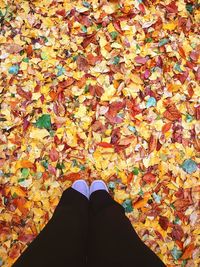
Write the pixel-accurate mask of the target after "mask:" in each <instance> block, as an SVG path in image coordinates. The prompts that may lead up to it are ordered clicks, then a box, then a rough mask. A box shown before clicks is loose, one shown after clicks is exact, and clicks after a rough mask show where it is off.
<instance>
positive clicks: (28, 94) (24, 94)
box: [17, 87, 32, 100]
mask: <svg viewBox="0 0 200 267" xmlns="http://www.w3.org/2000/svg"><path fill="white" fill-rule="evenodd" d="M17 93H18V95H20V96H21V97H24V98H25V99H27V100H31V98H32V93H31V92H30V91H29V92H26V91H24V90H23V89H21V88H20V87H19V88H17Z"/></svg>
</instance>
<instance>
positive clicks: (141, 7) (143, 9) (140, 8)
mask: <svg viewBox="0 0 200 267" xmlns="http://www.w3.org/2000/svg"><path fill="white" fill-rule="evenodd" d="M139 10H140V11H141V12H142V13H143V14H145V7H144V5H143V4H139Z"/></svg>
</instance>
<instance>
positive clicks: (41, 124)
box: [35, 114, 51, 129]
mask: <svg viewBox="0 0 200 267" xmlns="http://www.w3.org/2000/svg"><path fill="white" fill-rule="evenodd" d="M35 125H36V127H37V128H40V129H42V128H45V129H51V117H50V115H49V114H43V115H42V116H41V117H40V118H39V119H38V120H37V121H36V124H35Z"/></svg>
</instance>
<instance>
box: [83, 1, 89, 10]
mask: <svg viewBox="0 0 200 267" xmlns="http://www.w3.org/2000/svg"><path fill="white" fill-rule="evenodd" d="M82 4H83V6H84V7H87V8H90V7H91V5H90V3H88V2H86V1H83V2H82Z"/></svg>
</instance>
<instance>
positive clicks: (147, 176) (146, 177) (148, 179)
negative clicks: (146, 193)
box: [142, 172, 156, 184]
mask: <svg viewBox="0 0 200 267" xmlns="http://www.w3.org/2000/svg"><path fill="white" fill-rule="evenodd" d="M142 180H143V181H144V182H146V183H147V184H150V183H154V182H155V181H156V176H155V175H154V174H153V173H150V172H148V173H146V174H145V175H144V176H143V177H142Z"/></svg>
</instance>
